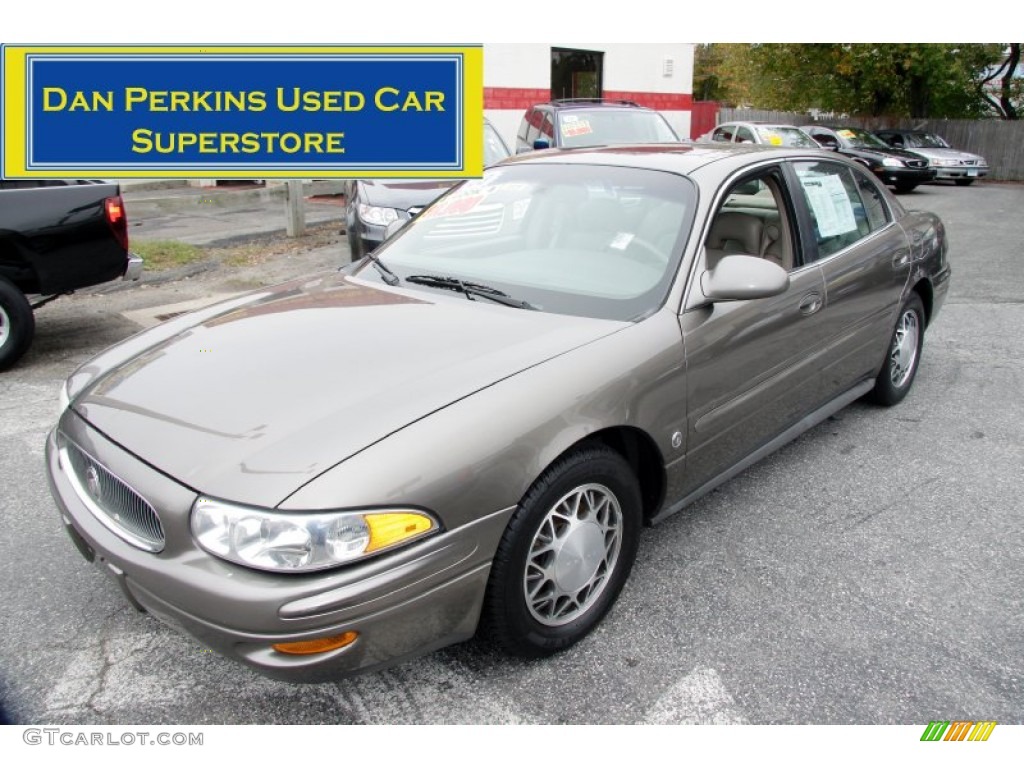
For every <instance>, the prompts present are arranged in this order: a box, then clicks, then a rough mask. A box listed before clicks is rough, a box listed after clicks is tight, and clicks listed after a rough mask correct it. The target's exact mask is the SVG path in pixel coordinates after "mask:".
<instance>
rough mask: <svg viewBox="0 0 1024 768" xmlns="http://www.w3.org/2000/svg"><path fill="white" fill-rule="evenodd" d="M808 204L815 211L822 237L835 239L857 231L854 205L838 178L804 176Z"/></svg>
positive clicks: (801, 180) (803, 183)
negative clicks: (837, 236)
mask: <svg viewBox="0 0 1024 768" xmlns="http://www.w3.org/2000/svg"><path fill="white" fill-rule="evenodd" d="M800 183H801V184H802V185H803V188H804V194H805V195H806V196H807V202H808V204H809V205H810V206H811V210H812V211H814V218H815V219H816V220H817V222H818V234H819V236H820V237H822V238H825V237H835V236H836V235H842V234H845V233H847V232H850V231H852V230H855V229H857V222H856V220H855V219H854V217H853V204H852V203H851V202H850V196H849V195H848V194H847V193H846V187H844V186H843V180H842V179H840V178H839V177H838V176H835V175H830V176H803V177H801V179H800Z"/></svg>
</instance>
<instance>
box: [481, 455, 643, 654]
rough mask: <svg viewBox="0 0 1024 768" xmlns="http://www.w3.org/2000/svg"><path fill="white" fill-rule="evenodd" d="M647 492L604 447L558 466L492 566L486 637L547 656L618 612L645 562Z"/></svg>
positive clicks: (516, 650) (536, 488)
mask: <svg viewBox="0 0 1024 768" xmlns="http://www.w3.org/2000/svg"><path fill="white" fill-rule="evenodd" d="M640 526H641V500H640V488H639V485H638V484H637V481H636V477H635V476H634V474H633V471H632V469H630V467H629V465H628V464H627V463H626V461H625V460H624V459H623V458H622V457H621V456H620V455H619V454H617V453H615V452H614V451H612V450H611V449H609V448H605V447H603V446H594V447H589V448H581V449H579V450H576V451H573V452H572V453H569V454H567V455H566V456H564V457H563V458H561V459H559V460H558V461H557V462H556V463H555V464H553V465H552V466H551V467H550V468H549V469H548V470H547V471H545V472H544V474H543V475H541V477H540V478H539V479H538V480H537V481H536V482H535V483H534V484H533V486H532V487H531V488H530V490H529V491H528V492H527V494H526V496H524V497H523V500H522V501H521V502H520V504H519V507H518V509H517V510H516V512H515V514H514V515H513V516H512V519H511V521H510V522H509V524H508V527H507V528H506V529H505V533H504V535H503V536H502V539H501V542H500V544H499V545H498V550H497V553H496V554H495V557H494V562H493V564H492V566H491V573H490V578H489V581H488V584H487V595H486V601H485V605H484V614H483V616H482V622H481V624H482V630H483V634H484V635H485V637H487V638H489V639H490V640H491V641H492V642H495V643H496V644H497V645H499V646H501V647H502V648H504V649H505V650H506V651H508V652H510V653H513V654H515V655H517V656H526V657H533V658H536V657H540V656H547V655H550V654H552V653H555V652H557V651H561V650H563V649H565V648H568V647H569V646H571V645H573V644H574V643H576V642H577V641H579V640H580V639H582V638H583V637H584V636H585V635H586V634H587V633H588V632H590V631H591V630H592V629H593V628H594V627H595V626H597V624H598V623H599V622H600V621H601V619H602V618H603V617H604V615H605V614H606V613H607V612H608V610H609V609H610V608H611V606H612V604H613V603H614V602H615V600H616V598H617V597H618V595H619V592H620V591H621V589H622V586H623V584H625V583H626V579H627V578H628V577H629V572H630V570H631V569H632V567H633V561H634V559H635V558H636V550H637V544H638V542H639V532H640Z"/></svg>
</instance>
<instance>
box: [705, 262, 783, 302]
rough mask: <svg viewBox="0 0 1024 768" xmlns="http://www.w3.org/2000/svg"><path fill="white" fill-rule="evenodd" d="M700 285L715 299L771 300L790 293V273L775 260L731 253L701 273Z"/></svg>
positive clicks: (712, 299)
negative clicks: (770, 298) (713, 266)
mask: <svg viewBox="0 0 1024 768" xmlns="http://www.w3.org/2000/svg"><path fill="white" fill-rule="evenodd" d="M700 287H701V290H702V291H703V292H704V295H705V296H706V297H707V298H708V299H710V300H711V301H744V300H747V299H767V298H768V297H769V296H778V295H779V294H780V293H785V292H786V290H787V289H788V288H789V275H788V274H787V273H786V270H784V269H783V268H782V267H780V266H779V265H778V264H776V263H775V262H772V261H768V260H766V259H761V258H758V257H757V256H745V255H742V254H730V255H728V256H723V257H722V258H721V259H719V261H718V263H717V264H716V265H715V268H714V269H710V270H708V271H706V272H704V273H703V274H702V275H701V276H700Z"/></svg>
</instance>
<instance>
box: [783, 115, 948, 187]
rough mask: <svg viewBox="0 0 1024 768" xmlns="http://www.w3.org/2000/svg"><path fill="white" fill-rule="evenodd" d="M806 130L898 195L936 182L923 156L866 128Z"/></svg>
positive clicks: (819, 128)
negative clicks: (902, 147)
mask: <svg viewBox="0 0 1024 768" xmlns="http://www.w3.org/2000/svg"><path fill="white" fill-rule="evenodd" d="M803 130H804V131H805V132H806V133H809V134H810V135H811V138H812V139H814V140H815V141H816V142H818V143H819V144H820V145H821V146H823V147H825V148H826V149H832V150H835V151H836V152H838V153H839V154H841V155H846V157H849V158H850V159H851V160H855V161H857V162H858V163H861V164H862V165H865V166H867V167H868V168H870V169H871V171H872V173H874V174H875V175H876V176H877V177H878V178H879V179H881V180H882V182H883V183H885V184H888V185H889V186H891V187H893V188H894V189H895V190H896V191H897V192H911V191H913V190H914V188H915V187H917V185H918V184H925V183H927V182H929V181H932V180H933V179H934V178H935V169H934V168H932V167H931V166H930V165H929V164H928V160H927V159H926V158H924V157H921V155H917V154H914V153H913V152H907V151H905V150H902V149H894V148H893V147H890V146H889V145H888V144H886V143H885V142H884V141H882V140H881V139H879V138H878V137H877V136H875V135H874V134H873V133H871V132H869V131H865V130H864V129H863V128H853V127H845V128H844V127H838V128H829V127H825V126H823V125H805V126H803Z"/></svg>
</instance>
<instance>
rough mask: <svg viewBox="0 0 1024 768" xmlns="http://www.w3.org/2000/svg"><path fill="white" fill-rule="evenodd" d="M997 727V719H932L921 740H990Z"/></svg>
mask: <svg viewBox="0 0 1024 768" xmlns="http://www.w3.org/2000/svg"><path fill="white" fill-rule="evenodd" d="M995 727H996V721H995V720H979V721H977V722H975V721H974V720H954V721H952V722H950V721H949V720H932V721H931V722H930V723H928V727H927V728H925V729H924V733H923V734H921V741H988V737H989V736H991V735H992V731H994V730H995Z"/></svg>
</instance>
